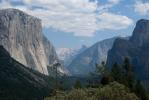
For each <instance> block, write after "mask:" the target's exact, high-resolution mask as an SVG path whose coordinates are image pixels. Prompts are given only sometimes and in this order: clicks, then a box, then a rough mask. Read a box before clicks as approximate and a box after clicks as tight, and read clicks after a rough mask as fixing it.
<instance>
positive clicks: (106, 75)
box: [96, 61, 112, 85]
mask: <svg viewBox="0 0 149 100" xmlns="http://www.w3.org/2000/svg"><path fill="white" fill-rule="evenodd" d="M96 70H97V71H96V72H97V73H98V74H100V75H101V76H102V78H101V82H100V83H101V84H103V85H106V84H109V83H110V82H111V81H112V77H111V75H110V71H109V69H108V68H107V66H106V64H105V62H104V61H103V62H102V63H101V65H98V64H96Z"/></svg>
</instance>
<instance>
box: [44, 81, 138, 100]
mask: <svg viewBox="0 0 149 100" xmlns="http://www.w3.org/2000/svg"><path fill="white" fill-rule="evenodd" d="M45 100H56V96H54V97H49V98H46V99H45ZM57 100H139V99H138V97H137V96H136V95H135V94H134V93H130V90H129V89H128V88H126V87H125V86H124V85H122V84H119V83H117V82H113V83H110V84H109V85H106V86H104V87H100V88H99V89H97V88H88V89H74V90H71V91H69V92H64V93H63V92H59V93H57Z"/></svg>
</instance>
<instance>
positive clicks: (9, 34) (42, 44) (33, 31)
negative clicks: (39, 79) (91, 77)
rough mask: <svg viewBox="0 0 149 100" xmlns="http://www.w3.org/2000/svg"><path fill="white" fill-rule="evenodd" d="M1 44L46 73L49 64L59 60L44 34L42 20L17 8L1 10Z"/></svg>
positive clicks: (15, 56) (26, 63) (22, 61)
mask: <svg viewBox="0 0 149 100" xmlns="http://www.w3.org/2000/svg"><path fill="white" fill-rule="evenodd" d="M0 45H3V46H4V48H5V49H6V50H7V51H8V52H9V53H10V55H11V57H13V58H14V59H16V60H17V61H19V62H20V63H22V64H23V65H25V66H27V67H29V68H31V69H34V70H37V71H39V72H41V73H44V74H46V75H48V70H47V65H49V64H51V63H52V62H53V61H55V60H58V58H57V55H56V52H55V49H54V47H53V46H52V44H51V43H50V42H49V41H48V40H47V39H46V38H45V37H44V35H43V34H42V25H41V20H40V19H38V18H35V17H33V16H30V15H28V14H26V13H24V12H22V11H20V10H17V9H4V10H0Z"/></svg>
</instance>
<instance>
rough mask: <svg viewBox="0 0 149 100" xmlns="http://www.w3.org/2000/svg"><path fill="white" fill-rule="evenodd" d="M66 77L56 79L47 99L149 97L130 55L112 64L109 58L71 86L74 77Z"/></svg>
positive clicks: (146, 99) (141, 99) (135, 99)
mask: <svg viewBox="0 0 149 100" xmlns="http://www.w3.org/2000/svg"><path fill="white" fill-rule="evenodd" d="M64 77H65V76H64ZM64 77H63V78H62V79H63V80H62V79H59V80H61V81H58V80H57V79H55V86H54V88H53V91H52V92H51V93H49V97H47V98H45V100H149V95H148V91H147V89H145V88H144V86H143V85H142V82H141V81H140V80H139V79H138V78H137V77H136V75H135V74H134V67H133V65H132V64H131V62H130V60H129V58H125V60H124V61H123V63H122V64H121V65H119V64H117V63H115V64H113V66H111V68H108V67H107V66H106V64H105V62H102V63H101V64H96V74H93V73H91V74H90V76H88V77H87V78H85V79H77V78H76V80H75V83H74V84H73V86H71V87H69V88H68V86H69V85H70V84H71V83H70V82H71V81H72V79H70V80H69V81H68V80H67V79H68V78H64ZM55 78H58V77H55ZM66 81H67V82H66ZM66 83H67V85H66ZM68 84H69V85H68Z"/></svg>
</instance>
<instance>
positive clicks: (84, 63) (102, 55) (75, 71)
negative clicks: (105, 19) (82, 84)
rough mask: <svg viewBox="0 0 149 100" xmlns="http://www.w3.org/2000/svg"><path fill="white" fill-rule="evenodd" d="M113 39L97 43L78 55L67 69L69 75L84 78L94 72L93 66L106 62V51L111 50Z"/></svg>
mask: <svg viewBox="0 0 149 100" xmlns="http://www.w3.org/2000/svg"><path fill="white" fill-rule="evenodd" d="M115 39H116V37H114V38H110V39H106V40H103V41H100V42H97V43H96V44H94V45H92V46H91V47H89V48H87V49H86V50H84V51H83V52H82V53H80V54H78V55H77V56H76V57H75V58H74V59H73V60H72V62H71V63H70V65H69V66H68V67H67V68H68V70H69V71H70V73H71V74H72V75H74V76H80V75H81V76H86V75H89V74H90V73H91V72H95V69H96V67H95V64H100V63H101V62H102V61H106V59H107V53H108V50H109V49H111V48H112V45H113V42H114V40H115Z"/></svg>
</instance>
